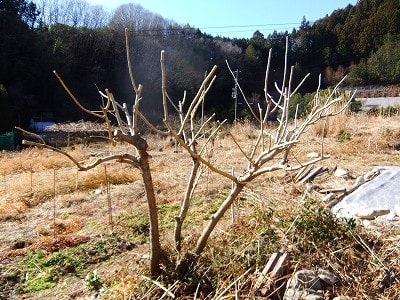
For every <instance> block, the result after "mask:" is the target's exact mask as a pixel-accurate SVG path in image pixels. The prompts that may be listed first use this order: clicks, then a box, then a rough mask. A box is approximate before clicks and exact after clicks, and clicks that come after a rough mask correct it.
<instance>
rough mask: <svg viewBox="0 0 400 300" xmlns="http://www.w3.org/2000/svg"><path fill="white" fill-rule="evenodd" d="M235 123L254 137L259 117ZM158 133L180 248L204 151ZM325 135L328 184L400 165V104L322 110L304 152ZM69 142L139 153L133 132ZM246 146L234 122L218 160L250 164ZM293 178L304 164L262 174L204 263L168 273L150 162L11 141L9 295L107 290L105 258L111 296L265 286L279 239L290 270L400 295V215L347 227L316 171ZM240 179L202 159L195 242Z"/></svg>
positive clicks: (80, 295)
mask: <svg viewBox="0 0 400 300" xmlns="http://www.w3.org/2000/svg"><path fill="white" fill-rule="evenodd" d="M231 130H232V134H233V135H234V136H235V137H236V140H237V142H238V143H239V144H240V145H241V147H242V148H243V149H244V150H249V149H250V146H251V143H252V141H253V140H254V138H255V133H254V132H255V131H256V128H255V127H253V126H252V125H251V124H248V123H244V124H236V125H235V126H232V128H231ZM322 136H323V137H324V138H323V139H322ZM147 140H148V144H149V146H150V154H151V155H152V158H151V167H152V171H153V180H154V184H155V188H156V193H157V200H158V203H159V213H160V225H161V241H162V244H163V246H164V248H165V249H166V251H167V252H169V253H168V254H169V256H170V257H175V256H176V254H174V251H173V250H172V249H173V246H172V245H173V226H174V216H175V215H176V214H177V212H178V211H179V207H178V206H179V203H180V201H181V199H182V198H183V195H184V191H185V187H186V182H187V178H188V176H189V172H190V168H191V158H190V157H188V155H187V154H186V153H185V152H183V151H182V149H180V148H177V149H176V148H175V147H174V146H173V145H171V144H170V142H169V140H165V139H162V138H160V137H157V136H154V135H151V136H147ZM322 140H323V143H324V147H323V148H324V153H325V154H330V158H329V159H327V160H323V161H321V162H319V163H318V164H319V165H322V166H327V167H328V168H329V171H330V172H329V173H325V174H323V175H321V176H318V177H317V178H316V179H315V181H314V184H316V185H319V186H321V187H324V188H335V187H343V186H346V187H349V186H351V185H352V184H353V183H354V181H355V179H356V178H357V176H360V175H363V174H365V173H366V172H368V171H369V170H371V169H372V168H373V167H374V166H385V165H400V152H399V149H400V117H399V116H392V117H383V116H367V115H340V116H337V117H335V118H331V119H329V120H328V122H327V124H326V125H325V126H323V125H322V124H317V125H315V126H314V127H313V128H312V130H310V131H309V132H307V133H306V134H305V135H304V136H303V140H302V142H301V144H299V145H298V146H296V148H295V149H294V151H293V154H294V155H295V156H297V157H304V156H305V155H306V154H307V153H310V152H319V151H320V149H321V143H322ZM66 150H67V151H68V153H69V154H71V155H72V156H74V157H75V158H77V159H78V160H80V161H83V160H94V159H95V158H96V157H97V156H99V155H102V154H109V153H119V152H129V153H134V152H133V149H131V148H129V147H128V146H125V145H118V146H116V147H112V146H111V145H108V144H100V143H96V144H90V145H74V147H72V148H69V149H66ZM239 155H240V153H239V150H238V149H237V147H236V145H235V143H234V142H233V141H232V139H231V138H230V136H229V135H221V136H220V137H219V139H218V140H217V141H216V142H215V145H214V149H213V155H212V157H211V160H213V161H214V163H215V164H216V165H218V166H220V167H221V168H223V169H225V170H226V171H230V170H232V168H233V169H234V170H235V172H240V171H241V170H242V169H243V168H244V167H245V163H246V162H243V161H241V160H238V159H237V157H238V156H239ZM335 168H342V169H346V170H348V172H349V176H348V177H347V178H346V179H344V178H336V177H334V176H333V175H332V170H334V169H335ZM292 179H293V175H292V174H290V173H285V172H283V171H280V172H276V173H271V174H269V175H267V176H262V177H261V178H258V179H257V180H256V181H255V182H253V183H251V184H250V185H249V186H247V187H246V189H245V191H244V192H243V193H242V195H241V197H240V199H238V201H237V202H236V203H235V206H234V209H233V210H231V212H230V213H229V214H228V215H226V216H225V219H224V220H223V222H222V223H221V224H219V225H218V227H217V229H216V230H215V231H214V234H213V236H212V238H211V239H210V241H209V244H208V247H207V249H206V251H205V253H204V255H203V256H202V258H201V259H200V261H199V265H198V266H197V268H196V270H195V271H193V272H194V274H193V276H191V277H190V276H189V277H190V278H187V280H176V279H174V277H173V275H172V273H173V272H172V271H171V270H170V269H168V266H169V265H168V263H166V264H165V266H164V271H165V273H164V274H163V275H162V276H161V277H160V278H158V279H157V281H151V280H150V279H149V278H148V277H147V276H148V269H147V268H148V266H147V264H148V249H149V244H148V231H147V230H148V221H147V210H146V202H145V198H144V190H143V186H142V183H141V176H140V173H139V171H138V170H136V169H134V168H133V167H131V166H129V165H123V164H119V163H115V162H114V163H107V164H106V165H101V166H98V167H96V168H95V169H93V170H90V171H87V172H77V170H76V168H75V167H74V166H73V164H72V163H71V162H70V161H68V160H67V159H66V158H65V157H63V156H62V155H60V154H57V153H54V152H51V151H48V150H39V149H34V148H27V149H24V150H22V151H19V152H3V153H1V154H0V220H1V222H0V228H1V229H0V232H1V233H0V272H1V274H0V276H1V277H0V299H85V297H86V298H87V299H90V296H91V295H94V294H95V292H94V291H93V290H91V289H90V286H89V287H88V286H85V281H84V279H85V276H86V275H87V274H89V273H90V272H93V271H94V270H97V272H98V274H99V276H100V280H101V283H102V285H103V287H104V288H103V289H102V291H101V293H100V294H99V299H154V298H161V297H163V298H164V299H169V297H171V293H172V294H173V295H175V296H176V298H178V299H193V298H197V299H203V298H206V299H217V298H218V299H255V298H257V297H259V296H258V294H257V293H256V292H254V291H252V286H253V284H254V282H255V281H256V279H257V277H258V275H257V274H258V273H259V272H260V271H261V270H262V269H263V267H264V265H265V264H266V263H267V261H268V259H269V257H270V256H271V254H272V253H273V252H274V251H276V250H278V249H282V250H283V251H285V252H287V253H289V255H290V267H289V274H288V275H290V274H292V273H293V272H295V271H296V270H299V269H303V268H308V269H318V268H323V269H327V270H329V271H331V272H333V273H334V274H335V275H336V276H337V277H338V278H339V281H338V283H337V284H336V285H335V287H334V289H333V290H330V291H327V292H326V296H325V299H332V298H333V296H340V295H347V296H350V297H354V299H398V298H400V283H399V282H400V267H399V265H400V263H399V257H400V244H399V238H400V227H396V226H391V225H385V226H377V227H362V226H357V227H356V228H355V229H354V230H355V232H353V233H352V234H347V233H346V234H344V233H343V234H342V232H339V231H340V230H339V229H338V228H335V225H336V221H335V220H333V219H332V218H330V217H329V216H325V215H323V219H322V220H319V221H318V220H317V219H315V218H314V214H315V213H316V211H317V210H318V207H322V206H323V205H324V203H322V196H321V195H320V194H318V193H317V192H310V193H307V191H306V185H305V184H299V183H294V182H293V180H292ZM230 186H231V183H230V182H229V181H228V180H226V179H221V177H220V176H218V175H216V174H213V173H211V172H208V171H207V170H205V171H204V172H203V175H202V177H201V179H200V184H199V188H198V189H197V190H196V193H195V195H194V198H193V201H192V207H191V210H190V211H189V216H188V222H187V223H186V225H185V228H184V235H185V240H184V247H188V248H189V247H190V246H192V245H193V243H194V242H195V241H196V237H197V236H198V235H199V234H200V232H201V229H202V226H204V224H205V222H206V221H207V218H209V216H210V215H211V214H212V213H213V212H214V211H215V209H216V207H217V205H218V203H220V201H221V199H222V197H223V196H224V195H226V194H227V193H228V192H229V188H230ZM233 215H234V218H233ZM298 220H300V221H298ZM316 220H317V222H316V224H315V221H316ZM318 222H320V223H318ZM319 226H320V227H319ZM321 228H323V230H325V232H323V234H324V236H325V238H318V239H317V238H316V237H315V236H314V232H315V230H317V232H319V231H320V230H322V229H321ZM308 230H309V231H308ZM318 230H319V231H318ZM332 233H333V235H332ZM307 241H308V242H309V243H306V242H307ZM310 245H311V246H310ZM365 245H368V247H367V246H365ZM56 254H57V255H56ZM56 258H57V259H56ZM243 274H245V275H244V276H241V275H243ZM388 274H389V275H388ZM287 278H288V276H286V277H284V278H282V280H281V281H280V282H279V284H278V285H277V286H276V290H274V291H272V292H271V293H270V294H271V295H270V297H269V298H265V297H264V298H263V299H281V298H282V295H283V294H282V289H280V287H281V286H283V285H284V284H285V280H287ZM160 286H162V287H160ZM166 289H169V294H168V293H167V292H165V290H166ZM168 295H169V296H168ZM261 298H262V297H260V299H261Z"/></svg>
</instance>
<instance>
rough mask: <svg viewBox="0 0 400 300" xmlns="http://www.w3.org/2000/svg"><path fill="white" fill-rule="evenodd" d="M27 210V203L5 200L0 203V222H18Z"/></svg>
mask: <svg viewBox="0 0 400 300" xmlns="http://www.w3.org/2000/svg"><path fill="white" fill-rule="evenodd" d="M27 209H28V205H27V204H26V202H25V201H21V200H19V201H9V200H3V201H1V202H0V221H6V220H17V219H19V218H20V217H21V214H23V213H25V212H26V211H27Z"/></svg>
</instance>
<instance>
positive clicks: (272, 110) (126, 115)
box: [23, 30, 351, 276]
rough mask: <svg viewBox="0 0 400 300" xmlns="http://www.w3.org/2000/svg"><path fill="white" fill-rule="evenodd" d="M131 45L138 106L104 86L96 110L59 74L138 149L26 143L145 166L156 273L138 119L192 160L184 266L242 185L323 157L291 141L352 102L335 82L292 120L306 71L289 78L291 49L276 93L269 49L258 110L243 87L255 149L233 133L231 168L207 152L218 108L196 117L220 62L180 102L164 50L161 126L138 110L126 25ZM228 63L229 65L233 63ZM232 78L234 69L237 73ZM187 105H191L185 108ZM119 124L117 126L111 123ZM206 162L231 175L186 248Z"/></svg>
mask: <svg viewBox="0 0 400 300" xmlns="http://www.w3.org/2000/svg"><path fill="white" fill-rule="evenodd" d="M126 45H127V61H128V70H129V75H130V79H131V83H132V89H133V92H134V96H135V100H134V104H133V107H132V108H131V109H130V108H128V107H127V105H126V104H125V103H122V104H121V103H119V102H117V101H116V99H115V98H114V95H113V94H112V93H111V92H110V91H108V90H105V92H104V93H103V92H100V95H101V96H102V97H103V99H104V100H105V101H104V103H105V104H104V105H103V106H102V107H101V112H93V111H91V110H88V109H86V108H85V107H83V106H82V105H81V103H80V102H79V101H78V100H77V99H76V98H75V97H74V95H73V94H72V93H71V91H70V90H69V89H68V87H67V86H66V84H65V83H64V82H63V80H62V79H61V77H60V76H59V75H58V74H57V73H55V74H56V76H57V78H58V79H59V81H60V83H61V84H62V86H63V87H64V89H65V90H66V91H67V93H68V94H69V95H70V97H71V98H72V99H73V101H74V102H75V103H76V105H78V107H79V108H80V109H81V110H82V111H84V112H86V113H88V114H90V115H92V116H95V117H97V118H99V119H102V120H103V121H104V122H105V123H106V124H107V128H108V133H109V135H108V137H109V140H110V142H111V143H113V144H115V143H119V142H124V143H128V144H130V145H132V146H133V147H134V149H135V150H134V151H135V153H134V154H131V153H123V154H118V155H111V156H105V157H101V158H99V159H98V160H97V161H95V162H94V163H91V164H86V165H85V164H82V163H80V162H78V161H76V160H75V159H74V158H73V157H71V156H70V155H69V154H68V153H66V152H64V151H61V150H59V149H55V148H53V147H51V146H49V145H46V144H45V141H44V140H43V139H41V140H40V141H39V142H32V141H23V143H24V144H26V145H32V146H38V147H45V148H50V149H53V150H55V151H57V152H59V153H62V154H64V155H66V156H67V157H68V158H69V159H70V160H71V161H72V162H74V164H75V165H76V166H77V167H78V169H79V170H82V171H84V170H88V169H91V168H94V167H96V166H98V165H99V164H101V163H104V162H107V161H112V160H114V161H117V162H121V163H128V164H131V165H132V166H134V167H136V168H137V169H139V170H140V172H141V175H142V179H143V182H144V186H145V192H146V194H145V195H146V199H147V203H148V213H149V219H150V244H151V247H150V248H151V251H150V252H151V253H150V273H151V275H152V276H157V275H159V274H160V272H161V268H160V263H161V260H162V255H163V254H162V253H163V251H162V249H161V243H160V233H159V221H158V215H157V202H156V196H155V192H154V185H153V179H152V174H151V169H150V162H149V152H148V144H147V141H146V140H145V138H144V137H143V136H142V134H141V133H140V132H139V128H138V124H139V122H140V123H143V124H145V125H146V126H147V127H148V128H150V129H151V130H152V131H153V132H155V133H158V134H162V135H165V136H170V137H172V138H173V139H175V140H176V141H177V143H179V145H180V146H181V148H182V149H183V150H184V152H186V153H187V154H188V155H190V157H191V158H192V160H193V166H192V171H191V174H189V179H188V182H187V185H186V192H185V195H184V198H183V199H182V203H181V207H180V212H179V215H178V216H176V217H175V223H176V224H175V230H174V239H175V248H176V250H177V251H178V253H180V260H179V262H177V264H176V268H177V270H178V272H179V273H180V274H184V273H185V272H186V271H187V270H188V265H189V263H193V262H195V261H196V259H197V258H198V257H199V256H200V255H201V253H202V252H203V250H204V249H205V246H206V244H207V242H208V240H209V238H210V235H211V233H212V232H213V230H214V229H215V227H216V225H217V224H218V222H219V221H220V220H221V218H222V217H223V216H224V214H225V212H226V211H227V210H228V208H229V207H230V206H231V205H232V203H233V202H234V201H235V199H237V197H238V196H239V194H240V193H241V192H242V190H243V188H244V187H245V186H246V185H247V184H248V183H250V182H252V181H253V180H254V179H255V178H257V177H259V176H261V175H263V174H266V173H271V172H275V171H278V170H286V171H292V170H297V169H300V168H302V167H304V166H306V165H309V164H313V163H315V162H316V161H319V160H321V159H324V158H326V156H324V153H322V152H323V150H322V149H321V153H320V156H319V157H318V158H314V159H307V158H303V157H296V156H295V155H292V154H291V150H292V149H293V147H294V146H295V145H296V144H298V143H299V142H300V137H301V135H302V134H303V133H304V132H305V131H306V130H307V128H309V127H310V126H311V125H313V124H315V123H316V122H318V121H320V120H324V119H326V118H327V117H329V116H333V115H336V114H339V113H341V112H342V111H343V110H344V109H345V108H346V107H347V105H348V103H349V101H350V100H351V98H350V99H347V100H346V99H344V98H342V97H336V96H337V90H336V88H335V89H334V90H333V91H332V93H331V94H330V96H329V97H328V98H326V99H321V98H320V96H319V93H318V92H317V94H316V97H315V99H314V102H313V107H312V109H311V111H310V113H309V114H308V116H307V117H306V118H305V119H303V120H302V121H300V120H298V119H297V118H296V119H295V120H294V121H293V122H292V121H290V120H289V105H290V99H291V97H292V96H293V94H295V93H296V92H297V91H298V89H299V87H300V86H301V84H302V83H303V82H304V80H305V79H306V78H304V79H303V80H302V81H301V82H300V84H299V85H298V86H296V87H293V86H292V78H293V76H294V68H293V67H292V68H288V67H287V53H286V57H285V71H284V75H283V79H282V82H281V83H280V85H279V84H278V83H275V88H276V90H277V92H278V94H279V98H278V99H274V98H273V97H272V96H271V95H270V93H269V91H268V75H269V66H270V60H271V51H270V53H269V59H268V65H267V68H266V73H265V86H264V103H263V104H262V105H259V106H258V111H254V110H253V109H252V107H251V106H250V105H249V102H248V101H247V100H246V97H245V94H244V92H243V91H242V90H241V89H240V86H239V90H240V92H241V93H242V95H243V97H244V98H245V101H246V103H247V104H248V106H249V109H250V111H251V113H252V114H253V116H254V118H255V119H256V120H257V122H258V127H259V129H258V132H257V134H256V139H255V140H254V143H253V144H252V145H251V150H250V151H248V150H245V148H244V147H242V146H241V145H240V144H239V143H238V142H237V140H236V139H235V137H234V136H233V135H230V136H231V137H232V139H233V141H234V142H235V145H236V146H237V148H238V150H239V152H240V153H241V157H238V158H237V159H238V160H242V161H243V162H244V163H245V164H246V165H247V167H246V169H245V170H244V171H242V172H241V173H239V174H233V173H232V172H231V171H230V168H229V166H228V168H227V167H226V166H225V168H221V167H219V166H217V165H216V164H214V163H213V161H212V160H210V154H209V153H208V152H209V151H211V150H212V142H213V141H214V140H215V139H217V138H218V137H217V134H218V132H220V131H221V130H222V128H224V123H225V122H217V123H216V124H217V125H215V126H210V124H211V123H213V124H215V122H214V120H213V119H214V116H211V117H209V118H207V119H204V118H202V122H201V124H198V121H196V120H198V119H199V118H198V115H199V114H200V113H201V108H202V104H203V102H204V100H205V96H206V94H207V92H208V91H209V89H210V88H211V86H212V83H213V81H214V79H215V76H216V75H215V73H216V69H217V68H216V66H214V67H213V68H212V69H211V70H210V71H209V72H208V75H207V76H206V77H205V78H204V80H203V82H202V84H201V86H200V87H199V89H198V92H197V94H196V95H195V96H194V98H193V99H192V100H191V102H190V103H188V104H187V105H185V101H186V100H187V99H185V96H184V97H183V99H182V101H179V102H178V104H176V103H175V102H174V101H172V99H170V97H169V95H168V91H167V74H166V70H165V53H164V51H162V52H161V59H160V63H161V74H162V75H161V76H162V79H161V83H162V84H161V91H162V104H163V108H164V113H163V122H164V126H165V129H164V130H160V129H158V128H157V127H156V126H155V125H154V124H152V123H151V122H149V121H148V120H147V119H146V117H145V116H144V115H143V114H142V113H141V110H140V104H141V101H142V97H141V94H142V90H143V86H142V85H140V84H137V83H136V81H135V77H134V71H133V68H132V66H131V61H130V51H129V46H128V45H129V42H128V31H127V30H126ZM228 67H229V65H228ZM234 78H235V77H234ZM185 107H186V109H185ZM170 109H173V110H174V114H175V115H178V116H179V120H180V123H179V124H178V125H176V124H175V123H174V122H172V121H171V117H170V116H171V115H172V114H171V113H170V111H169V110H170ZM272 114H277V115H278V120H277V122H269V118H270V117H271V116H272ZM115 123H116V128H117V129H116V130H113V129H112V128H113V126H112V124H115ZM114 127H115V126H114ZM204 168H208V169H209V170H210V171H212V172H214V173H215V174H218V175H219V176H222V177H225V178H227V179H229V180H230V181H232V188H231V190H230V192H229V194H228V196H227V197H226V199H225V200H224V201H223V202H222V203H221V205H220V206H219V208H218V210H217V211H216V212H215V213H214V214H213V215H211V216H210V219H209V221H208V223H207V224H206V226H205V227H204V229H203V231H202V232H201V233H199V235H198V240H197V243H196V246H195V247H194V249H191V250H189V252H187V253H181V252H182V245H181V243H182V226H183V224H184V222H185V219H186V216H187V213H188V210H189V209H190V202H191V201H190V200H191V198H192V196H193V193H194V190H195V189H196V186H197V184H198V182H199V180H198V179H199V177H200V176H201V173H202V170H203V169H204Z"/></svg>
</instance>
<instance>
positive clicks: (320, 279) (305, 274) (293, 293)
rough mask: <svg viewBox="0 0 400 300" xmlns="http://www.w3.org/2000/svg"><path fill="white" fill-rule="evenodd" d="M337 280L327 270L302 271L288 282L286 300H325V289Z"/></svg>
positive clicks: (284, 297)
mask: <svg viewBox="0 0 400 300" xmlns="http://www.w3.org/2000/svg"><path fill="white" fill-rule="evenodd" d="M336 281H337V278H336V276H335V275H333V274H332V273H330V272H328V271H326V270H322V269H320V270H318V271H312V270H300V271H297V272H296V273H294V274H293V276H292V277H291V278H290V279H289V281H288V282H287V288H286V291H285V294H284V296H283V299H284V300H323V299H324V291H323V290H324V289H325V287H327V286H332V285H333V284H335V282H336Z"/></svg>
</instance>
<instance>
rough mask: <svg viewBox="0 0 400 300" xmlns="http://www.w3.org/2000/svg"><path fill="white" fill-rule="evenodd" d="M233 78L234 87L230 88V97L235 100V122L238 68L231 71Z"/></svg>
mask: <svg viewBox="0 0 400 300" xmlns="http://www.w3.org/2000/svg"><path fill="white" fill-rule="evenodd" d="M233 75H234V79H235V87H233V88H232V98H233V100H234V101H235V120H234V121H235V123H236V118H237V104H238V103H237V96H238V77H239V70H236V71H233Z"/></svg>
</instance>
